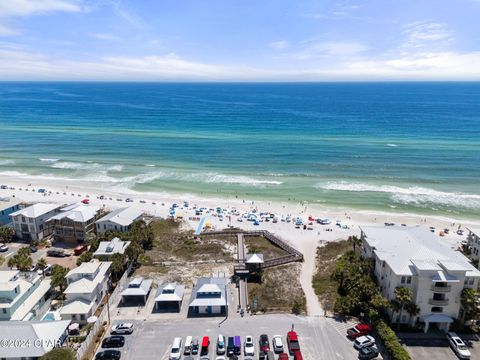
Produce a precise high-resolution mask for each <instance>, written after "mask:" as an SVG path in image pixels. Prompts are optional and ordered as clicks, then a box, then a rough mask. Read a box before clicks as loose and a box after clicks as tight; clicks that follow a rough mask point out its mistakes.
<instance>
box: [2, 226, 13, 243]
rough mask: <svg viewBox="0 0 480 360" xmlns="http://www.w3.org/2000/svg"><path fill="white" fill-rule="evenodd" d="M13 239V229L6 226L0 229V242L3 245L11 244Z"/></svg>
mask: <svg viewBox="0 0 480 360" xmlns="http://www.w3.org/2000/svg"><path fill="white" fill-rule="evenodd" d="M14 237H15V229H14V228H11V227H8V226H2V227H0V242H3V243H7V242H11V241H12V240H13V238H14Z"/></svg>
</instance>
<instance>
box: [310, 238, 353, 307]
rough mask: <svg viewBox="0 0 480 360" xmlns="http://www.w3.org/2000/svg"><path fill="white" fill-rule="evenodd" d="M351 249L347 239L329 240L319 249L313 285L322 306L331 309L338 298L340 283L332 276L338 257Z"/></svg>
mask: <svg viewBox="0 0 480 360" xmlns="http://www.w3.org/2000/svg"><path fill="white" fill-rule="evenodd" d="M350 249H351V245H350V244H349V243H348V241H347V240H342V241H335V242H329V243H327V244H326V245H325V246H322V247H319V248H318V249H317V257H316V266H317V270H316V272H315V274H314V276H313V279H312V285H313V288H314V290H315V293H316V294H317V296H318V299H319V301H320V303H321V304H322V307H323V308H325V309H327V310H328V309H329V308H330V309H331V308H332V307H333V304H335V300H336V299H337V296H338V295H337V287H338V284H337V283H336V282H335V281H333V280H331V278H330V276H331V274H332V273H333V270H334V269H335V264H336V262H337V259H338V258H339V257H340V256H341V255H343V254H344V253H345V252H346V251H348V250H350Z"/></svg>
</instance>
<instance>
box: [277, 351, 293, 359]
mask: <svg viewBox="0 0 480 360" xmlns="http://www.w3.org/2000/svg"><path fill="white" fill-rule="evenodd" d="M278 360H290V358H289V357H288V355H287V354H285V353H281V354H280V355H278Z"/></svg>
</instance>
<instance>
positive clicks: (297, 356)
mask: <svg viewBox="0 0 480 360" xmlns="http://www.w3.org/2000/svg"><path fill="white" fill-rule="evenodd" d="M293 360H303V355H302V352H301V351H300V350H298V351H295V353H294V354H293Z"/></svg>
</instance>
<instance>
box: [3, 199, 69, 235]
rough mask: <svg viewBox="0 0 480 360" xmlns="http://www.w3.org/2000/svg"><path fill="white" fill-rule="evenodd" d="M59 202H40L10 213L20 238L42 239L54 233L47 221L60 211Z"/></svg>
mask: <svg viewBox="0 0 480 360" xmlns="http://www.w3.org/2000/svg"><path fill="white" fill-rule="evenodd" d="M59 208H60V206H58V205H57V204H48V203H38V204H34V205H31V206H29V207H26V208H24V209H20V210H18V211H15V212H14V213H11V214H10V218H11V219H12V222H13V225H14V226H15V233H16V235H17V237H18V238H19V239H23V240H27V241H31V240H42V239H43V238H44V237H46V236H49V235H51V234H52V228H51V227H50V226H48V224H47V223H46V222H47V220H48V219H50V218H51V217H52V216H54V215H55V214H57V213H58V212H59Z"/></svg>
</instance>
